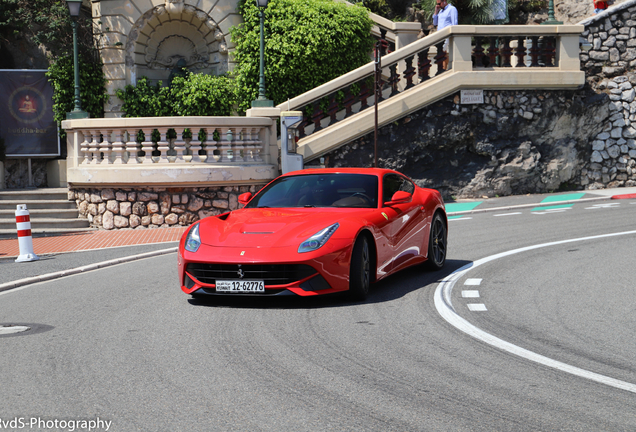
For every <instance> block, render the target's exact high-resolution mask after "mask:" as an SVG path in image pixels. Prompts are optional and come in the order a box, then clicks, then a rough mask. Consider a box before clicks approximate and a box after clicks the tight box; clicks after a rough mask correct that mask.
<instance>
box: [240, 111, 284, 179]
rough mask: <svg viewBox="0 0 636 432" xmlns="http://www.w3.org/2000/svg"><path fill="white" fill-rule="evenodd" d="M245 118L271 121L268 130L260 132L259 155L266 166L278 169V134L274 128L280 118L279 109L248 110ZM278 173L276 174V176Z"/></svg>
mask: <svg viewBox="0 0 636 432" xmlns="http://www.w3.org/2000/svg"><path fill="white" fill-rule="evenodd" d="M245 116H246V117H269V118H271V119H272V120H274V121H273V122H272V125H271V126H270V127H269V129H263V130H261V134H260V136H259V139H260V140H261V141H262V142H263V154H262V155H261V156H262V158H263V161H264V162H265V163H268V164H272V165H274V166H275V167H279V163H278V159H279V151H280V147H279V145H278V132H277V128H276V124H277V123H276V120H278V119H279V118H280V108H277V107H271V108H250V109H248V110H247V112H246V113H245ZM279 174H280V172H278V173H277V174H276V176H278V175H279Z"/></svg>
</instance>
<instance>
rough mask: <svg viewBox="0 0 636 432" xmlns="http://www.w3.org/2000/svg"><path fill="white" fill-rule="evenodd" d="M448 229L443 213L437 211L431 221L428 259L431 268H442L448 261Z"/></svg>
mask: <svg viewBox="0 0 636 432" xmlns="http://www.w3.org/2000/svg"><path fill="white" fill-rule="evenodd" d="M447 239H448V230H447V229H446V224H445V223H444V218H443V217H442V215H441V213H439V212H438V213H435V216H433V222H432V223H431V232H430V236H429V240H428V260H427V261H426V266H427V267H428V269H429V270H434V271H435V270H440V269H441V268H442V267H444V264H445V263H446V247H447Z"/></svg>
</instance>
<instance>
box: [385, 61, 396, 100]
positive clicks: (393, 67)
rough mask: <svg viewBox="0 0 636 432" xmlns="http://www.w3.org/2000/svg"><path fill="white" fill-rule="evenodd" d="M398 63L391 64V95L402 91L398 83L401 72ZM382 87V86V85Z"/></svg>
mask: <svg viewBox="0 0 636 432" xmlns="http://www.w3.org/2000/svg"><path fill="white" fill-rule="evenodd" d="M397 67H398V65H397V63H394V64H392V65H391V66H389V71H390V76H389V85H390V86H391V94H390V95H389V97H392V96H395V95H396V94H398V93H399V92H400V91H399V90H398V83H399V82H400V74H398V72H397ZM380 88H381V87H380Z"/></svg>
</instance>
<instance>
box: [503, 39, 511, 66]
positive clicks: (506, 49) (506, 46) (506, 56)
mask: <svg viewBox="0 0 636 432" xmlns="http://www.w3.org/2000/svg"><path fill="white" fill-rule="evenodd" d="M501 41H502V43H501V67H512V65H511V64H510V57H511V56H512V48H510V38H509V37H502V38H501Z"/></svg>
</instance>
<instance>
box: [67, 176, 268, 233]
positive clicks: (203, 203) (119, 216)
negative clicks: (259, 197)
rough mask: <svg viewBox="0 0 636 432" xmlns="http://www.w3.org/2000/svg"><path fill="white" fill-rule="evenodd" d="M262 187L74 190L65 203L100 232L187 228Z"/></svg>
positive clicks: (233, 206)
mask: <svg viewBox="0 0 636 432" xmlns="http://www.w3.org/2000/svg"><path fill="white" fill-rule="evenodd" d="M263 186H264V185H250V186H211V187H199V188H191V187H190V188H146V189H132V188H122V189H75V188H70V189H69V193H68V198H69V200H74V201H75V202H76V203H77V208H78V209H79V212H80V217H85V218H87V219H88V220H89V221H90V223H91V226H93V227H96V228H103V229H108V230H110V229H117V228H137V229H143V228H159V227H168V226H175V225H183V226H187V225H190V224H192V223H193V222H196V221H198V220H199V219H203V218H204V217H207V216H213V215H218V214H221V213H225V212H227V211H230V210H235V209H237V208H238V207H239V203H238V196H239V195H240V194H242V193H245V192H252V193H255V192H257V191H258V190H260V189H261V188H262V187H263Z"/></svg>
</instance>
